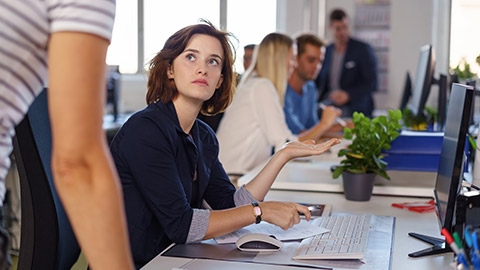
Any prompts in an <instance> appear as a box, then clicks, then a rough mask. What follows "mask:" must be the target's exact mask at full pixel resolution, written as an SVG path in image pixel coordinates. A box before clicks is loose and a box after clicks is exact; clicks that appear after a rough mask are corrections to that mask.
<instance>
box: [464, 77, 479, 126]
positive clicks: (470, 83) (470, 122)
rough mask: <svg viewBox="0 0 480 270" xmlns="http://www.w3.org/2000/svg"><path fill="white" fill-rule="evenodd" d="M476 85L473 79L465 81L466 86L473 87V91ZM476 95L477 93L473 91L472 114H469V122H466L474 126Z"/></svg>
mask: <svg viewBox="0 0 480 270" xmlns="http://www.w3.org/2000/svg"><path fill="white" fill-rule="evenodd" d="M476 83H477V80H475V79H470V80H467V83H466V84H467V85H470V86H472V87H473V90H475V85H476ZM477 95H478V93H477V91H474V97H473V99H472V108H473V109H472V112H471V113H470V121H469V122H468V123H469V124H470V125H474V124H475V96H477Z"/></svg>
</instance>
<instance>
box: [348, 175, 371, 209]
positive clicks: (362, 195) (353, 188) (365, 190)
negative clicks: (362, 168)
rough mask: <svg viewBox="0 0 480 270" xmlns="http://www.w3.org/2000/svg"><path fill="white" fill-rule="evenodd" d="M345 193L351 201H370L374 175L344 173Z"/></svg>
mask: <svg viewBox="0 0 480 270" xmlns="http://www.w3.org/2000/svg"><path fill="white" fill-rule="evenodd" d="M342 177H343V191H344V192H345V198H346V199H347V200H349V201H362V202H364V201H369V200H370V197H371V196H372V190H373V180H374V179H375V174H374V173H366V174H355V173H350V172H346V171H344V172H343V173H342Z"/></svg>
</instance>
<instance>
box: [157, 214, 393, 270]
mask: <svg viewBox="0 0 480 270" xmlns="http://www.w3.org/2000/svg"><path fill="white" fill-rule="evenodd" d="M371 222H372V225H373V227H372V228H371V230H370V232H369V236H368V242H367V249H366V252H365V258H364V260H363V261H360V260H292V259H291V258H292V256H293V254H294V253H295V251H296V249H297V248H298V246H299V245H300V242H298V241H289V242H284V246H283V247H282V249H281V250H280V251H278V252H264V253H257V252H242V251H240V250H238V249H237V248H236V246H235V244H221V245H219V244H217V243H216V242H215V240H212V239H210V240H206V241H202V242H200V243H198V244H188V245H185V244H178V245H173V246H172V247H171V248H170V249H169V250H167V251H166V252H164V253H163V254H162V255H163V256H170V257H183V258H199V259H213V260H225V261H239V262H254V263H264V264H276V265H291V266H306V267H311V268H319V269H332V268H334V269H352V270H353V269H356V270H367V269H368V270H370V269H375V270H376V269H391V267H392V265H391V262H392V248H393V239H394V238H393V235H394V230H395V217H389V216H372V221H371Z"/></svg>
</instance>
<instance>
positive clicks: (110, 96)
mask: <svg viewBox="0 0 480 270" xmlns="http://www.w3.org/2000/svg"><path fill="white" fill-rule="evenodd" d="M119 93H120V72H119V69H118V66H108V67H107V100H106V103H107V104H106V106H107V109H106V112H107V114H111V115H112V116H113V121H114V122H115V121H117V117H118V99H119Z"/></svg>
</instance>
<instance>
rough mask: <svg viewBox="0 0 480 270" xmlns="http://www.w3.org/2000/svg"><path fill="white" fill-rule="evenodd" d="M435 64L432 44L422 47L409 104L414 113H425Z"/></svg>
mask: <svg viewBox="0 0 480 270" xmlns="http://www.w3.org/2000/svg"><path fill="white" fill-rule="evenodd" d="M434 66H435V58H434V56H433V48H432V45H425V46H423V47H421V48H420V57H419V58H418V65H417V72H416V74H415V82H414V83H413V91H412V98H411V101H410V105H409V106H408V108H409V109H410V110H412V112H413V114H414V115H420V114H422V113H423V109H424V108H425V103H426V102H427V99H428V94H429V93H430V86H431V84H432V78H433V70H434Z"/></svg>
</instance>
